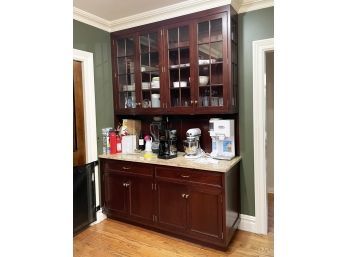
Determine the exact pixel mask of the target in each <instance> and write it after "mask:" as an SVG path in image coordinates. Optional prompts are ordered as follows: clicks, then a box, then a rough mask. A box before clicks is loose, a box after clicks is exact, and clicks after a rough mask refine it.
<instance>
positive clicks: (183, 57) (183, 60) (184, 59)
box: [180, 48, 190, 66]
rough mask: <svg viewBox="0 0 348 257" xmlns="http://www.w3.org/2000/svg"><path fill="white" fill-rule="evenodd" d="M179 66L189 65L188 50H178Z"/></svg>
mask: <svg viewBox="0 0 348 257" xmlns="http://www.w3.org/2000/svg"><path fill="white" fill-rule="evenodd" d="M180 64H186V66H189V65H190V49H189V48H180Z"/></svg>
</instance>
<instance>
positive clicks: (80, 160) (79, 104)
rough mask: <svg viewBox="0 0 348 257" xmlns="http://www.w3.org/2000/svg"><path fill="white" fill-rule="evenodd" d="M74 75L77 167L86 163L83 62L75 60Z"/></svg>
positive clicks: (75, 159) (74, 140)
mask: <svg viewBox="0 0 348 257" xmlns="http://www.w3.org/2000/svg"><path fill="white" fill-rule="evenodd" d="M73 77H74V79H73V85H74V87H73V111H74V114H73V120H74V121H73V154H74V167H75V166H81V165H84V164H85V163H86V148H85V128H84V115H83V88H82V86H83V85H82V66H81V62H78V61H74V76H73Z"/></svg>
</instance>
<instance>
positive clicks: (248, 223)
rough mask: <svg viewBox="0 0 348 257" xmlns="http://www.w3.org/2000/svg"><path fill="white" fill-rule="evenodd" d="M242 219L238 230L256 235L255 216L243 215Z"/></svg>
mask: <svg viewBox="0 0 348 257" xmlns="http://www.w3.org/2000/svg"><path fill="white" fill-rule="evenodd" d="M240 218H241V221H240V224H239V227H238V229H240V230H244V231H248V232H252V233H256V217H255V216H250V215H245V214H241V215H240Z"/></svg>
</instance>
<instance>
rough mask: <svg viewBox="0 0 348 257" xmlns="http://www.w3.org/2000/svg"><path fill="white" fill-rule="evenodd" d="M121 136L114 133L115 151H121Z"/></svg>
mask: <svg viewBox="0 0 348 257" xmlns="http://www.w3.org/2000/svg"><path fill="white" fill-rule="evenodd" d="M121 140H122V139H121V137H120V136H119V135H116V153H122V143H121Z"/></svg>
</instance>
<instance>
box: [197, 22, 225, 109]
mask: <svg viewBox="0 0 348 257" xmlns="http://www.w3.org/2000/svg"><path fill="white" fill-rule="evenodd" d="M222 32H223V18H218V19H212V20H208V21H203V22H200V23H198V24H197V51H198V53H197V56H198V78H197V82H198V83H197V84H198V106H199V107H219V106H220V107H221V106H223V105H224V97H223V96H224V90H223V67H224V62H225V61H226V60H224V51H223V33H222Z"/></svg>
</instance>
